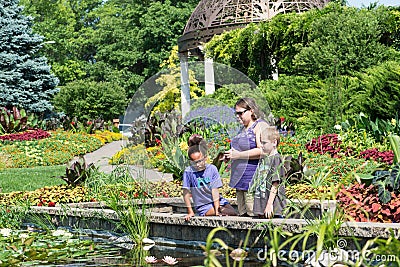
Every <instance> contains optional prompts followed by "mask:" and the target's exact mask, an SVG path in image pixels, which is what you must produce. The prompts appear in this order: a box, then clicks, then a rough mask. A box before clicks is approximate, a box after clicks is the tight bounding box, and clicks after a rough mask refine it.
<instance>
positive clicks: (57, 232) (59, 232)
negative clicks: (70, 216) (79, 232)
mask: <svg viewBox="0 0 400 267" xmlns="http://www.w3.org/2000/svg"><path fill="white" fill-rule="evenodd" d="M52 234H53V236H65V237H71V236H72V234H71V233H70V232H68V231H65V230H62V229H58V230H55V231H53V233H52Z"/></svg>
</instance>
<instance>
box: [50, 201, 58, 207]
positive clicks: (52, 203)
mask: <svg viewBox="0 0 400 267" xmlns="http://www.w3.org/2000/svg"><path fill="white" fill-rule="evenodd" d="M48 206H49V207H55V206H56V203H54V202H53V201H50V202H49V205H48Z"/></svg>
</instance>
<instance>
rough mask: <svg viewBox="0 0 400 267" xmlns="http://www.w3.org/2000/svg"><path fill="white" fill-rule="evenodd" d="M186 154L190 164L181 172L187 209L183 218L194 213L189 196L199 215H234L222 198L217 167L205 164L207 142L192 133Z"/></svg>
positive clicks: (188, 218) (232, 209)
mask: <svg viewBox="0 0 400 267" xmlns="http://www.w3.org/2000/svg"><path fill="white" fill-rule="evenodd" d="M188 145H189V149H188V156H189V159H190V166H189V167H187V168H186V169H185V172H184V173H183V186H182V188H183V200H184V201H185V204H186V207H187V209H188V214H187V215H186V216H185V220H190V218H191V217H193V216H194V215H195V213H194V211H193V209H192V205H191V203H190V197H192V199H193V203H194V206H195V208H196V211H197V213H198V215H200V216H222V215H236V211H235V210H234V208H233V207H232V206H231V205H230V204H229V202H228V201H227V200H226V199H225V198H223V197H222V196H221V195H220V193H219V189H218V188H220V187H222V181H221V177H220V176H219V173H218V170H217V168H216V167H215V166H214V165H212V164H207V163H206V160H207V143H206V141H205V140H204V139H203V137H202V136H200V135H198V134H194V135H192V136H191V137H190V138H189V140H188Z"/></svg>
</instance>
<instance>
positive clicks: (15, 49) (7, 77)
mask: <svg viewBox="0 0 400 267" xmlns="http://www.w3.org/2000/svg"><path fill="white" fill-rule="evenodd" d="M21 12H22V7H21V6H19V0H0V106H5V107H9V108H10V107H12V106H16V107H18V108H24V109H25V110H26V111H30V112H35V113H42V112H47V111H50V110H51V109H52V105H51V103H50V100H51V98H52V97H53V95H54V94H55V93H57V91H58V89H57V88H56V86H57V84H58V79H57V78H56V77H55V76H54V75H53V74H51V73H50V66H49V65H48V64H47V59H46V58H45V57H42V56H40V55H39V54H38V51H39V49H40V48H41V47H42V46H43V43H44V42H43V41H44V38H43V36H40V35H37V34H34V33H33V32H32V19H31V18H30V17H27V16H24V15H22V13H21Z"/></svg>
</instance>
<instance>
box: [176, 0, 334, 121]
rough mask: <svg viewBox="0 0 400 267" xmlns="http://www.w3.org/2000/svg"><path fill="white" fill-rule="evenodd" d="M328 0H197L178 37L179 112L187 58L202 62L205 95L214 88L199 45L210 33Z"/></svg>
mask: <svg viewBox="0 0 400 267" xmlns="http://www.w3.org/2000/svg"><path fill="white" fill-rule="evenodd" d="M328 2H330V0H201V1H200V3H199V4H198V5H197V7H196V9H195V10H194V12H193V13H192V15H191V16H190V18H189V20H188V22H187V23H186V27H185V29H184V32H183V35H182V36H181V37H180V38H179V39H178V52H179V58H180V62H181V100H182V115H185V114H186V113H187V112H188V111H189V110H190V87H189V74H188V57H189V56H192V55H193V56H197V57H198V58H200V59H201V60H202V61H204V68H205V72H204V73H205V80H206V81H205V84H206V88H205V89H206V94H211V93H213V92H214V91H215V85H214V82H213V77H214V76H213V72H214V71H213V61H212V59H210V58H204V54H203V49H202V48H203V44H205V43H207V42H208V41H209V40H210V39H211V38H212V37H213V36H214V35H217V34H221V33H223V32H225V31H230V30H233V29H236V28H243V27H245V26H246V25H247V24H249V23H257V22H260V21H266V20H269V19H271V18H272V17H274V16H275V15H277V14H280V13H289V12H298V13H300V12H304V11H307V10H309V9H312V8H323V7H324V6H325V5H326V4H327V3H328Z"/></svg>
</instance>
